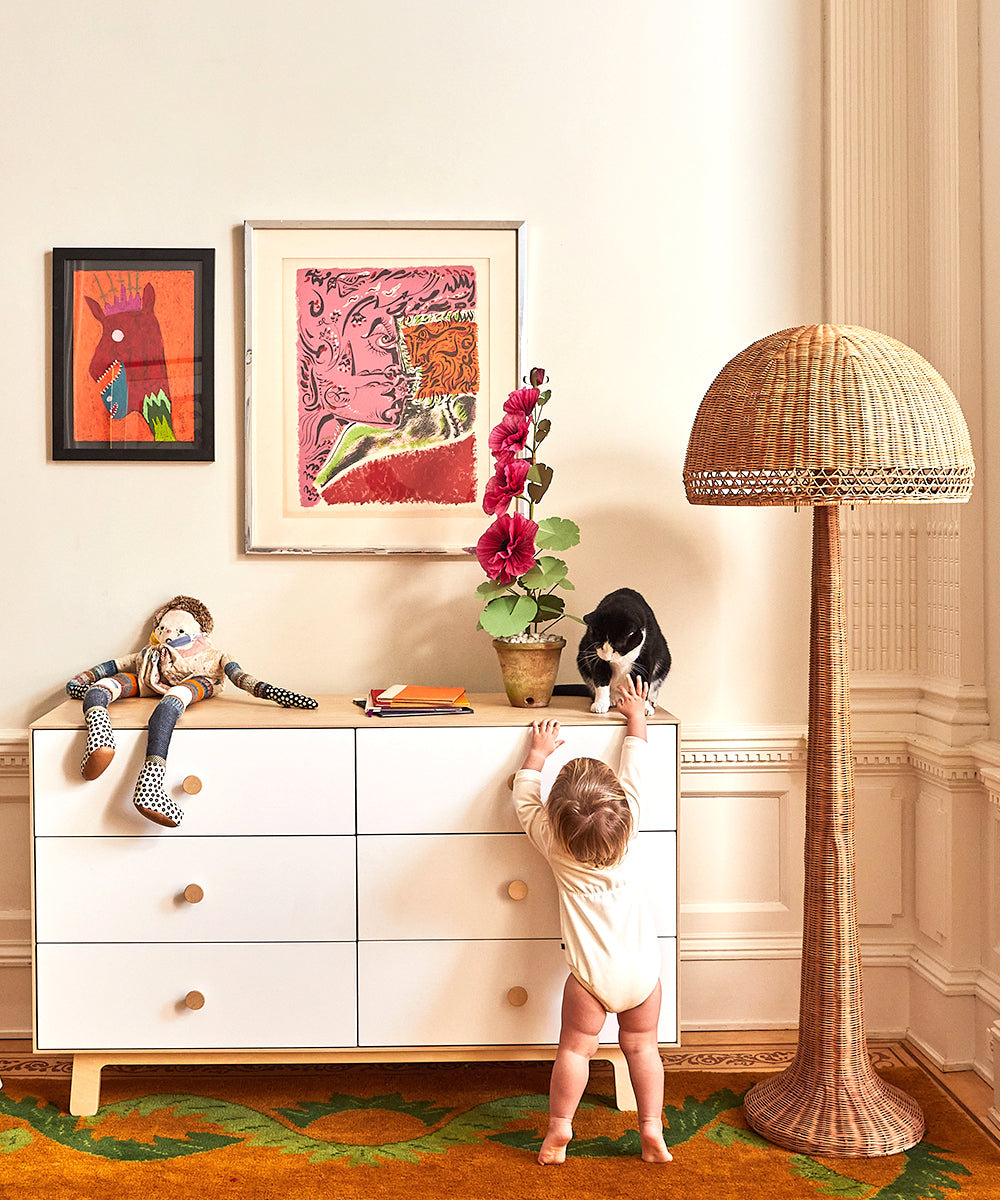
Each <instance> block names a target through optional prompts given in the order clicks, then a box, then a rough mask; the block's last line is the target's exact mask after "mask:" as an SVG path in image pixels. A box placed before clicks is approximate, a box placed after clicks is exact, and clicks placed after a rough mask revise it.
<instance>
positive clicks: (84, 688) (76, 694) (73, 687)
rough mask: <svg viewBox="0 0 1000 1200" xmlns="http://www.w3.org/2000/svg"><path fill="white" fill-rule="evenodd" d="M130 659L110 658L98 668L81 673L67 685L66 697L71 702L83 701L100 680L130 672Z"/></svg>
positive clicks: (98, 665)
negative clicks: (122, 672) (119, 673)
mask: <svg viewBox="0 0 1000 1200" xmlns="http://www.w3.org/2000/svg"><path fill="white" fill-rule="evenodd" d="M131 657H132V656H131V655H129V656H128V658H122V659H114V658H110V659H108V661H107V662H102V663H98V664H97V666H96V667H91V668H90V670H88V671H81V672H80V674H79V675H74V676H73V678H72V679H71V680H69V682H68V683H67V684H66V695H67V696H69V697H70V699H71V700H82V699H83V698H84V696H86V694H87V692H88V690H89V689H90V688H91V687H92V686H93V685H94V684H95V683H97V681H98V680H99V679H107V678H108V676H110V675H117V674H118V672H119V671H126V670H128V661H129V658H131Z"/></svg>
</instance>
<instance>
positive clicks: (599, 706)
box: [590, 700, 611, 713]
mask: <svg viewBox="0 0 1000 1200" xmlns="http://www.w3.org/2000/svg"><path fill="white" fill-rule="evenodd" d="M610 707H611V705H610V704H609V703H608V701H607V700H595V701H594V703H593V704H592V705H591V706H590V711H591V712H592V713H606V712H607V711H608V709H609V708H610Z"/></svg>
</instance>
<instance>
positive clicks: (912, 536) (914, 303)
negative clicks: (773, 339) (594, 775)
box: [825, 0, 988, 745]
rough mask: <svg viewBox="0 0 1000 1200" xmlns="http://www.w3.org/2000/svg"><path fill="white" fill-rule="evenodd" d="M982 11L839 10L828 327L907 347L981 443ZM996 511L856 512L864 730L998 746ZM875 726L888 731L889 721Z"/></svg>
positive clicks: (830, 95) (851, 524)
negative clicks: (992, 571)
mask: <svg viewBox="0 0 1000 1200" xmlns="http://www.w3.org/2000/svg"><path fill="white" fill-rule="evenodd" d="M977 13H978V9H977V5H976V3H975V0H935V2H934V3H933V4H911V3H908V2H907V0H827V7H826V63H827V75H826V92H827V94H826V169H827V189H826V193H827V212H826V244H827V255H826V269H827V278H826V288H825V292H826V305H827V313H826V319H827V320H830V321H833V322H837V323H845V324H854V325H864V326H868V327H869V328H872V329H878V330H880V331H882V332H884V333H888V334H890V335H891V336H893V337H897V338H899V339H900V341H903V342H906V343H907V344H909V345H911V346H913V348H914V349H915V350H917V351H919V353H921V354H923V355H924V356H925V357H926V358H927V359H928V360H929V361H930V362H931V363H933V364H934V366H936V367H937V369H938V370H939V371H940V372H941V374H942V375H943V376H944V377H945V379H946V380H947V381H948V383H949V384H950V385H951V387H952V389H953V390H954V391H955V394H956V395H957V397H958V399H959V402H960V403H961V405H962V408H963V411H964V413H965V417H966V420H967V421H968V424H969V428H970V432H971V434H972V438H973V445H974V447H978V446H979V445H981V437H980V433H981V427H982V418H981V349H980V296H979V271H980V246H979V215H978V214H979V167H978V161H979V160H978V137H977V134H978V93H977V80H978V70H979V62H978V43H977ZM981 555H982V504H981V502H977V500H976V498H975V497H974V498H973V501H972V503H971V504H970V505H927V506H925V507H919V508H914V509H911V508H907V509H906V510H905V511H904V510H900V509H897V508H895V507H892V506H885V507H882V506H876V507H874V508H872V509H868V510H866V509H862V508H858V509H856V510H854V512H853V513H850V514H846V515H845V521H844V564H845V575H846V581H845V582H846V589H847V601H848V630H849V637H850V646H851V673H852V680H853V682H854V688H855V694H856V696H857V704H856V708H857V711H858V714H859V717H860V728H862V729H863V728H864V723H865V721H866V720H867V721H868V722H870V723H871V722H877V719H878V715H879V713H880V712H881V711H883V710H885V709H888V710H889V711H890V712H891V713H892V721H893V723H892V726H891V727H892V728H897V727H899V723H900V721H901V713H906V711H907V710H909V716H910V718H911V729H912V731H913V732H922V733H928V734H931V735H932V736H935V737H938V738H940V739H941V740H942V741H944V742H945V743H946V744H949V745H961V744H967V743H968V742H971V741H973V740H975V739H976V738H979V737H982V736H985V734H986V732H987V723H988V717H987V714H986V705H985V686H984V669H983V652H984V628H983V581H982V569H981V565H980V564H981ZM869 727H873V726H872V725H871V724H870V726H869Z"/></svg>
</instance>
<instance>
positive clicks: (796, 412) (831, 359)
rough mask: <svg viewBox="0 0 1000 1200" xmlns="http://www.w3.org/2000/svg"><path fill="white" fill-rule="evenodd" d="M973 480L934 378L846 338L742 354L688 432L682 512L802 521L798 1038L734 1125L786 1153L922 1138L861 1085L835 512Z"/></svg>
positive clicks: (878, 1093)
mask: <svg viewBox="0 0 1000 1200" xmlns="http://www.w3.org/2000/svg"><path fill="white" fill-rule="evenodd" d="M973 472H974V466H973V460H972V451H971V447H970V443H969V434H968V429H967V428H966V424H965V419H964V418H963V416H962V412H961V410H960V408H959V406H958V404H957V402H956V400H955V397H954V396H953V395H952V393H951V391H950V390H949V388H948V385H947V384H946V383H945V382H944V380H943V379H942V378H941V376H940V375H939V374H938V373H937V372H936V371H935V370H934V368H933V367H931V366H930V364H929V363H927V362H926V361H925V360H924V359H923V358H921V357H920V355H918V354H917V353H915V352H914V351H913V350H911V349H909V347H907V346H904V345H903V344H902V343H901V342H897V341H895V340H894V339H892V338H889V337H886V336H884V335H883V334H879V333H873V332H872V331H871V330H868V329H860V328H857V327H855V326H838V325H806V326H801V327H799V328H795V329H785V330H782V331H781V332H780V333H775V334H772V335H771V336H770V337H767V338H763V339H762V340H761V341H759V342H755V343H754V344H753V345H752V346H750V347H749V348H748V349H746V350H744V351H743V352H742V353H741V354H738V355H737V356H736V357H735V358H734V359H732V361H731V362H729V363H728V364H727V365H726V366H725V367H724V368H723V369H722V371H720V373H719V375H718V377H717V378H716V380H715V382H714V383H713V384H712V386H711V387H710V388H709V390H708V392H707V393H706V395H705V398H704V400H703V401H702V404H701V407H700V408H699V410H698V414H697V416H696V418H695V422H694V427H693V429H692V431H691V438H690V442H689V444H688V452H687V458H686V461H685V465H684V484H685V487H686V489H687V495H688V499H689V500H690V501H691V503H692V504H750V505H764V504H779V505H780V504H794V505H811V506H813V546H812V555H813V562H812V599H811V608H810V639H809V750H808V758H807V763H806V835H805V894H804V897H803V920H802V930H803V932H802V975H801V985H800V992H799V1037H798V1045H797V1048H796V1052H795V1057H794V1059H793V1061H792V1063H791V1064H790V1066H789V1067H787V1068H786V1069H785V1070H784V1071H782V1072H781V1073H780V1074H778V1075H776V1076H774V1077H772V1078H770V1079H768V1080H766V1081H765V1082H763V1083H759V1084H757V1086H756V1087H754V1088H751V1090H750V1091H749V1092H748V1093H747V1096H746V1099H745V1101H744V1110H745V1113H746V1118H747V1121H748V1123H749V1124H750V1125H751V1126H752V1127H753V1128H754V1129H756V1130H757V1132H758V1133H761V1134H763V1136H764V1137H767V1138H769V1139H770V1140H771V1141H773V1142H776V1143H777V1144H778V1145H780V1146H784V1147H786V1148H788V1149H790V1150H796V1151H799V1152H802V1153H807V1154H821V1155H834V1156H851V1157H857V1156H875V1155H884V1154H894V1153H897V1152H899V1151H902V1150H906V1149H909V1148H910V1147H911V1146H913V1145H915V1144H916V1143H917V1142H918V1141H919V1140H920V1137H921V1135H922V1133H923V1129H924V1121H923V1115H922V1114H921V1112H920V1109H919V1107H918V1105H917V1103H916V1101H915V1100H913V1099H912V1098H911V1097H910V1096H908V1095H906V1093H904V1092H901V1091H899V1089H897V1088H895V1087H893V1086H891V1085H890V1084H888V1083H886V1082H885V1081H884V1080H882V1079H881V1078H880V1077H879V1076H878V1075H877V1074H876V1072H875V1070H874V1068H873V1067H872V1063H871V1059H870V1057H869V1055H868V1050H867V1046H866V1042H865V1030H864V1006H863V1002H862V988H861V954H860V945H859V937H858V918H857V899H856V889H855V877H854V861H855V856H854V755H853V750H852V745H851V715H850V680H849V670H848V659H847V637H846V628H845V612H844V593H843V578H842V571H841V556H840V526H839V511H840V509H839V505H840V504H841V502H845V501H846V502H850V503H863V504H867V503H875V502H885V501H932V500H967V499H968V498H969V494H970V492H971V489H972V478H973Z"/></svg>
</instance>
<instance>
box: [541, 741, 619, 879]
mask: <svg viewBox="0 0 1000 1200" xmlns="http://www.w3.org/2000/svg"><path fill="white" fill-rule="evenodd" d="M546 807H547V809H548V814H549V820H550V821H551V822H552V827H553V829H554V830H555V835H556V838H557V839H558V841H559V843H560V845H561V846H562V848H563V849H564V850H565V851H566V853H567V854H569V855H570V856H571V857H572V858H575V859H576V860H577V862H581V863H585V864H586V865H587V866H591V867H613V866H615V865H616V864H617V863H620V862H621V860H622V859H623V858H624V857H625V851H626V849H627V848H628V843H629V839H630V838H631V836H632V811H631V809H630V808H629V806H628V800H627V799H626V797H625V789H624V788H623V787H622V785H621V781H620V780H619V778H618V776H617V775H616V774H615V773H614V771H612V770H611V768H610V767H609V766H608V765H607V763H603V762H601V761H600V759H597V758H573V759H570V761H569V762H568V763H567V764H566V765H565V766H564V767H563V769H562V770H561V771H560V772H559V774H558V775H557V776H556V778H555V781H554V782H553V784H552V790H551V791H550V792H549V798H548V801H547V802H546Z"/></svg>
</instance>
